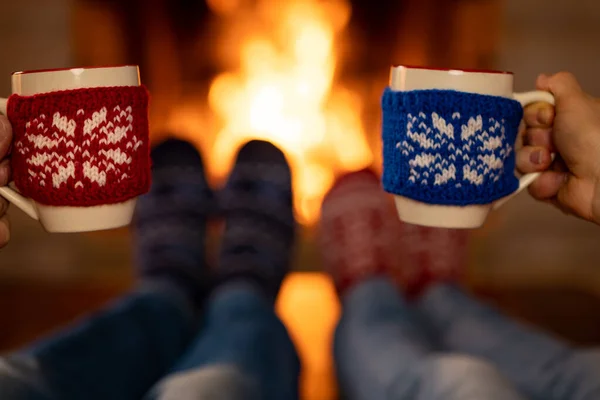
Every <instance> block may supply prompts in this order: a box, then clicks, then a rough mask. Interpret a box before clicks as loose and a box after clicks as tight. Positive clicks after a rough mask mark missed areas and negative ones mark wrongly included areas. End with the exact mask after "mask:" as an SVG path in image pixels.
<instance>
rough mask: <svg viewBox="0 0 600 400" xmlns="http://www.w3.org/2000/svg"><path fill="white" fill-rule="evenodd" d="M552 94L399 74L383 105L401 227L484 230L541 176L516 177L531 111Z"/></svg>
mask: <svg viewBox="0 0 600 400" xmlns="http://www.w3.org/2000/svg"><path fill="white" fill-rule="evenodd" d="M537 102H546V103H551V104H554V98H553V96H552V94H551V93H549V92H548V91H543V90H538V91H531V92H524V93H514V91H513V74H512V73H508V72H500V71H467V70H454V69H446V70H444V69H431V68H422V67H408V66H399V67H394V68H392V71H391V78H390V85H389V87H388V88H386V90H385V92H384V95H383V98H382V111H383V132H382V137H383V159H384V168H383V179H382V180H383V187H384V189H385V190H386V191H388V192H390V193H392V194H393V195H394V199H395V202H396V209H397V211H398V216H399V218H400V219H401V220H403V221H405V222H408V223H412V224H415V225H425V226H434V227H443V228H476V227H479V226H481V225H482V224H483V223H484V221H485V219H486V218H487V215H488V214H489V213H490V211H492V210H493V209H495V208H497V207H499V206H500V205H501V204H503V203H504V202H505V201H506V200H508V199H510V198H512V197H513V196H514V195H515V194H516V193H519V192H520V191H521V190H522V189H524V188H526V187H527V186H529V185H530V184H531V183H532V182H533V181H534V180H535V179H536V178H538V176H539V174H540V173H539V172H538V171H536V172H532V173H530V174H526V175H524V176H522V177H521V178H520V179H517V178H516V177H515V144H516V142H517V134H518V128H519V126H520V123H521V120H522V117H523V107H526V106H527V105H529V104H532V103H537Z"/></svg>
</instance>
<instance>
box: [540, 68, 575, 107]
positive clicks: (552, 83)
mask: <svg viewBox="0 0 600 400" xmlns="http://www.w3.org/2000/svg"><path fill="white" fill-rule="evenodd" d="M536 86H537V87H538V89H540V90H546V91H548V92H550V93H552V94H554V96H555V97H556V99H557V101H560V99H561V98H563V97H570V96H573V95H581V94H582V92H583V91H582V90H581V86H580V85H579V82H577V79H576V78H575V76H574V75H573V74H571V73H570V72H559V73H558V74H555V75H552V76H550V77H549V76H546V75H540V76H539V77H538V79H537V81H536Z"/></svg>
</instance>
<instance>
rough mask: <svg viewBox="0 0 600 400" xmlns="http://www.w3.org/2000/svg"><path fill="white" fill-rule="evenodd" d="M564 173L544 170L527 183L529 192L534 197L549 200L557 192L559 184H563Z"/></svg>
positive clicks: (564, 179)
mask: <svg viewBox="0 0 600 400" xmlns="http://www.w3.org/2000/svg"><path fill="white" fill-rule="evenodd" d="M566 176H567V175H566V174H564V173H561V172H555V171H546V172H543V173H542V174H540V176H539V177H538V178H537V179H536V180H535V181H533V183H532V184H531V185H529V194H531V196H532V197H533V198H534V199H538V200H550V199H552V198H553V197H555V196H556V195H557V194H558V191H559V190H560V188H561V186H562V185H564V184H565V181H566V179H567V178H566Z"/></svg>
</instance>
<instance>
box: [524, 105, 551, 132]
mask: <svg viewBox="0 0 600 400" xmlns="http://www.w3.org/2000/svg"><path fill="white" fill-rule="evenodd" d="M523 119H524V120H525V124H526V125H527V127H529V128H548V127H550V126H552V123H553V122H554V106H552V105H551V104H548V103H543V102H541V103H534V104H531V105H529V106H527V107H525V110H524V112H523Z"/></svg>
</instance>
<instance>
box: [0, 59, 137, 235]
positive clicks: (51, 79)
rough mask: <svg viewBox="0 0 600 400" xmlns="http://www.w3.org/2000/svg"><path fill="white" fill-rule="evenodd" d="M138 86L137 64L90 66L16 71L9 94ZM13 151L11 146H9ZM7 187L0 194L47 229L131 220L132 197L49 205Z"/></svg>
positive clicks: (1, 104)
mask: <svg viewBox="0 0 600 400" xmlns="http://www.w3.org/2000/svg"><path fill="white" fill-rule="evenodd" d="M121 86H140V77H139V70H138V67H137V66H117V67H92V68H72V69H55V70H38V71H25V72H16V73H14V74H12V93H13V94H17V95H20V96H33V95H39V94H43V93H51V92H57V91H65V90H71V89H84V88H102V87H121ZM8 101H9V100H8V99H0V112H1V113H2V114H5V115H6V114H7V105H8ZM13 152H14V149H13ZM10 186H11V187H0V195H1V196H2V197H4V198H5V199H7V200H8V201H9V202H11V203H12V204H14V205H15V206H17V207H18V208H20V209H21V210H23V211H24V212H25V213H26V214H27V215H29V216H30V217H31V218H34V219H36V220H39V221H40V223H41V224H42V226H43V227H44V228H45V229H46V230H47V231H49V232H85V231H96V230H103V229H112V228H118V227H122V226H125V225H128V224H129V223H130V222H131V219H132V215H133V211H134V208H135V204H136V199H135V198H132V199H128V200H126V201H123V202H119V203H112V204H100V205H95V206H89V207H88V206H86V207H75V206H52V205H46V204H41V203H39V202H36V201H33V200H31V199H29V198H27V197H24V196H23V195H21V194H20V193H19V192H18V191H17V190H16V189H15V188H14V185H13V184H11V185H10Z"/></svg>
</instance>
